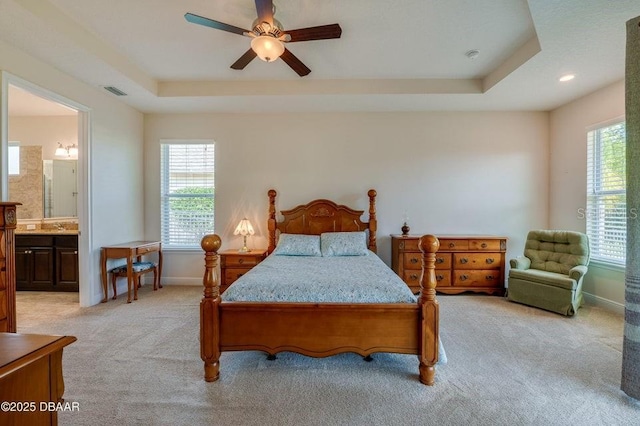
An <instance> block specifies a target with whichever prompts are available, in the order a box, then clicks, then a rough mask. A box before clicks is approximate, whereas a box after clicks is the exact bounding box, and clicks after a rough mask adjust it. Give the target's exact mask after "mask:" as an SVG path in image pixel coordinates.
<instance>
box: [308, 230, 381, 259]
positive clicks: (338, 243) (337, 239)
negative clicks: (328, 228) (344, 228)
mask: <svg viewBox="0 0 640 426" xmlns="http://www.w3.org/2000/svg"><path fill="white" fill-rule="evenodd" d="M320 248H321V251H322V255H323V256H367V255H368V254H369V249H368V248H367V236H366V234H365V232H364V231H358V232H325V233H323V234H321V235H320Z"/></svg>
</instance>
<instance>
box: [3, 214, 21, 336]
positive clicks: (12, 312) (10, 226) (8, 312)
mask: <svg viewBox="0 0 640 426" xmlns="http://www.w3.org/2000/svg"><path fill="white" fill-rule="evenodd" d="M17 205H20V203H9V202H2V203H0V332H10V333H15V332H16V266H15V265H16V257H15V229H16V224H17V222H18V220H17V218H16V206H17Z"/></svg>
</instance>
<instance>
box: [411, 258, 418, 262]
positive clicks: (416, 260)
mask: <svg viewBox="0 0 640 426" xmlns="http://www.w3.org/2000/svg"><path fill="white" fill-rule="evenodd" d="M409 262H411V263H418V259H417V258H415V257H412V258H411V260H410V261H409Z"/></svg>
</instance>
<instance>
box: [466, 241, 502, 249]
mask: <svg viewBox="0 0 640 426" xmlns="http://www.w3.org/2000/svg"><path fill="white" fill-rule="evenodd" d="M469 250H478V251H480V250H484V251H500V240H483V239H478V240H469Z"/></svg>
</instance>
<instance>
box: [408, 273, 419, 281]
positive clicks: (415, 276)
mask: <svg viewBox="0 0 640 426" xmlns="http://www.w3.org/2000/svg"><path fill="white" fill-rule="evenodd" d="M409 279H412V280H417V279H418V275H417V274H411V275H409Z"/></svg>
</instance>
